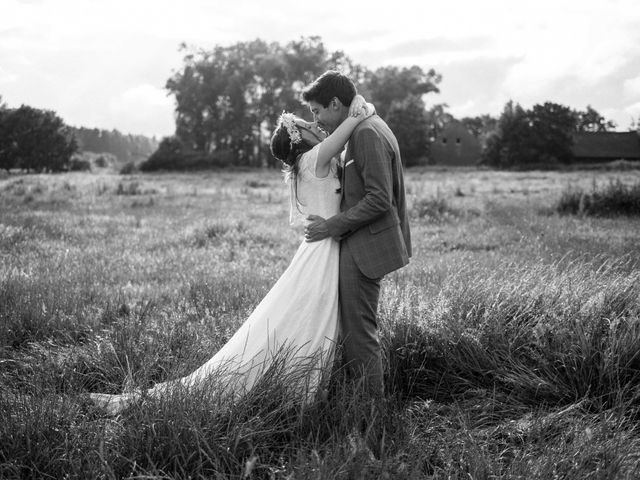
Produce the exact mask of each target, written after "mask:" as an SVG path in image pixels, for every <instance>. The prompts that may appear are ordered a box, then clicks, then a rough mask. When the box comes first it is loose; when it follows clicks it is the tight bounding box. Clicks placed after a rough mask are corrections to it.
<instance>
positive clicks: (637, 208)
mask: <svg viewBox="0 0 640 480" xmlns="http://www.w3.org/2000/svg"><path fill="white" fill-rule="evenodd" d="M556 209H557V211H558V212H560V213H568V214H574V215H575V214H582V215H598V216H612V215H640V182H639V183H636V184H633V185H626V184H625V183H623V182H622V181H620V180H619V179H618V180H616V181H611V182H609V183H608V184H607V185H606V186H604V187H598V186H597V185H596V184H595V183H594V184H593V187H592V189H591V191H584V190H583V189H581V188H577V189H575V188H570V187H568V188H567V189H566V190H565V191H564V192H563V193H562V196H561V197H560V199H559V200H558V204H557V206H556Z"/></svg>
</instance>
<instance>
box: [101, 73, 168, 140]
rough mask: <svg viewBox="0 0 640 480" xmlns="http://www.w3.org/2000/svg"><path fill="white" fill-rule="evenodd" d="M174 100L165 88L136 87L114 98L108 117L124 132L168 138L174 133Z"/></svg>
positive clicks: (144, 85)
mask: <svg viewBox="0 0 640 480" xmlns="http://www.w3.org/2000/svg"><path fill="white" fill-rule="evenodd" d="M173 110H174V104H173V99H172V98H170V97H168V96H167V92H166V90H164V89H161V88H158V87H156V86H154V85H150V84H142V85H137V86H135V87H132V88H129V89H128V90H126V91H124V92H122V93H121V94H120V95H118V96H116V97H113V98H112V99H111V101H110V102H109V105H108V113H109V117H110V118H112V119H113V120H114V121H115V122H117V124H118V126H119V129H122V130H123V131H125V132H132V133H142V134H147V135H155V134H159V135H169V134H171V133H172V132H173V131H174V130H175V122H174V119H173Z"/></svg>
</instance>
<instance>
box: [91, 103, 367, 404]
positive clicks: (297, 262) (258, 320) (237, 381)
mask: <svg viewBox="0 0 640 480" xmlns="http://www.w3.org/2000/svg"><path fill="white" fill-rule="evenodd" d="M373 113H375V109H374V108H373V105H371V104H367V103H366V102H365V101H364V98H363V97H362V96H360V95H357V96H356V97H355V98H354V100H353V102H352V103H351V106H350V110H349V117H348V118H347V119H346V120H345V121H344V122H342V124H340V126H338V127H337V128H336V130H335V131H334V132H333V133H332V134H331V135H329V136H327V137H325V133H324V132H323V131H322V130H320V129H319V128H318V126H317V125H316V124H315V123H310V122H306V121H305V120H303V119H301V118H298V117H296V116H294V115H293V114H291V113H284V112H283V113H282V115H281V116H280V118H279V120H278V124H277V126H276V129H275V131H274V133H273V136H272V138H271V153H272V154H273V156H274V157H275V158H277V159H278V160H280V161H282V162H283V164H284V171H285V178H286V180H287V181H288V183H289V185H290V215H289V221H290V223H293V219H294V217H295V213H296V212H298V213H299V214H301V215H303V216H304V217H305V218H306V217H308V216H309V215H318V216H321V217H323V218H329V217H331V216H333V215H334V214H336V213H338V212H339V210H340V194H339V192H340V182H339V180H338V174H337V162H338V160H337V158H338V156H339V153H340V152H341V151H342V149H343V148H344V145H345V144H346V143H347V141H348V139H349V137H350V136H351V133H352V132H353V130H354V128H355V127H356V126H357V125H358V124H359V123H360V122H361V121H362V120H364V119H365V118H368V117H369V116H371V115H372V114H373ZM339 253H340V244H339V243H338V242H337V241H336V240H334V239H332V238H330V237H329V238H326V239H324V240H322V241H318V242H306V241H303V242H302V243H301V245H300V246H299V248H298V250H297V252H296V254H295V255H294V257H293V260H292V261H291V263H290V265H289V266H288V267H287V269H286V270H285V272H284V273H283V274H282V276H281V277H280V278H279V279H278V281H277V282H276V283H275V285H274V286H273V287H272V288H271V290H270V291H269V292H268V293H267V295H266V296H265V297H264V299H263V300H262V301H261V302H260V304H259V305H258V306H257V307H256V309H255V310H254V311H253V313H251V315H250V316H249V318H247V320H246V321H245V322H244V323H243V324H242V326H241V327H240V328H239V329H238V330H237V331H236V333H235V334H234V335H233V336H232V337H231V339H230V340H229V341H228V342H227V343H226V344H225V345H224V346H223V347H222V348H221V349H220V350H219V351H218V352H217V353H216V354H215V355H214V356H213V357H212V358H211V359H210V360H208V361H207V362H206V363H205V364H204V365H202V366H200V367H199V368H198V369H196V370H195V371H194V372H192V373H191V374H189V375H187V376H186V377H182V378H178V379H174V380H170V381H167V382H163V383H159V384H156V385H155V386H154V387H153V388H150V389H148V390H146V392H142V391H135V392H131V393H122V394H118V395H110V394H103V393H92V394H90V395H89V396H90V398H91V400H93V402H94V403H96V404H97V405H99V406H101V407H102V408H104V409H105V410H106V411H107V412H108V413H109V414H112V415H114V414H117V413H119V412H121V411H122V410H124V409H125V408H126V407H128V406H129V405H130V404H132V403H133V402H135V401H136V400H137V399H139V398H142V397H143V396H158V395H161V394H162V393H167V392H169V391H171V390H172V389H175V388H191V387H197V386H198V385H203V384H204V383H205V381H206V380H207V379H210V378H212V377H213V378H215V379H216V380H220V381H222V382H224V384H223V393H227V394H229V395H231V396H232V397H238V396H241V395H242V394H244V393H246V392H247V391H249V390H250V389H251V388H252V387H253V386H254V385H255V384H256V382H257V381H258V380H259V379H260V378H261V377H262V375H263V374H264V373H265V372H267V371H268V369H269V367H270V366H272V364H273V362H274V361H275V360H276V358H277V357H278V355H282V353H283V352H286V355H285V360H286V362H287V363H286V370H289V371H292V370H295V369H296V368H298V369H304V372H305V378H304V385H299V386H298V385H296V387H297V388H299V389H300V391H301V394H302V396H303V397H306V398H309V397H310V396H311V395H313V394H314V392H315V390H316V388H317V386H318V382H319V381H320V377H321V373H322V371H323V369H324V368H325V367H326V366H327V365H328V363H329V362H330V361H331V359H332V357H333V349H334V346H335V343H336V340H337V336H338V258H339Z"/></svg>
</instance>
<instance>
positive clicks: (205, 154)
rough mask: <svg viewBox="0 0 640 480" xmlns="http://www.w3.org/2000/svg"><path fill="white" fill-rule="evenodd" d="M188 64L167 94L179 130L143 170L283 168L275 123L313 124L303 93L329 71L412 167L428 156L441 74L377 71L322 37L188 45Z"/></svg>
mask: <svg viewBox="0 0 640 480" xmlns="http://www.w3.org/2000/svg"><path fill="white" fill-rule="evenodd" d="M182 49H183V51H184V52H185V56H184V65H183V67H182V69H181V70H180V71H178V72H176V73H175V74H174V75H173V76H172V77H171V78H169V79H168V81H167V84H166V88H167V89H168V91H169V92H170V94H172V95H173V96H174V97H175V101H176V110H175V116H176V131H175V135H173V136H172V137H165V138H163V139H162V141H161V142H160V146H159V148H158V150H157V151H156V152H155V153H154V154H153V155H152V156H151V157H150V158H149V159H148V161H147V162H145V163H144V164H143V165H142V166H141V168H142V169H143V170H152V169H167V168H200V167H208V166H228V165H239V166H252V167H255V166H278V162H277V161H276V160H274V159H273V158H272V157H271V155H270V154H269V149H268V142H269V137H270V135H271V132H272V131H273V128H274V122H275V121H276V120H277V118H278V116H279V115H280V113H281V112H282V111H283V110H287V111H289V112H294V113H296V114H298V115H301V116H306V117H307V118H309V115H308V112H307V109H306V107H305V106H304V105H303V104H302V103H301V102H300V94H301V92H302V90H303V88H304V87H305V86H306V85H307V84H309V83H311V82H312V81H313V80H314V79H315V78H316V77H318V76H319V75H320V74H321V73H322V72H324V71H326V70H328V69H338V70H340V71H342V72H343V73H345V74H347V75H349V76H350V77H351V78H352V79H353V80H354V82H355V83H356V86H357V88H358V91H359V92H360V93H362V94H363V95H364V96H365V97H366V98H367V99H369V100H371V101H372V102H373V103H374V104H375V105H376V109H377V111H378V112H379V113H380V114H381V116H383V117H384V118H386V120H387V122H388V123H389V126H390V127H391V128H392V129H394V131H395V132H396V133H397V134H398V137H399V140H400V142H401V143H402V145H403V156H404V159H405V160H406V161H407V162H408V164H412V163H417V162H418V161H419V160H420V158H421V157H424V155H425V154H426V150H427V149H428V142H429V138H428V135H429V132H428V128H427V126H428V118H427V117H426V107H425V103H424V100H423V96H424V95H425V94H428V93H437V92H438V91H439V90H438V84H439V83H440V81H441V75H439V74H438V73H436V72H435V71H434V70H433V69H431V70H428V71H424V70H423V69H422V68H420V67H417V66H413V67H410V68H399V67H394V66H388V67H381V68H378V69H376V70H375V71H372V70H369V69H367V68H365V67H363V66H362V65H358V64H356V63H354V62H353V61H352V60H351V59H350V58H349V57H348V56H347V55H345V54H344V52H342V51H334V52H332V51H329V50H328V49H327V48H326V47H325V46H324V44H323V42H322V40H321V38H320V37H303V38H301V39H300V40H295V41H291V42H289V43H287V44H285V45H282V44H280V43H277V42H271V43H268V42H265V41H263V40H260V39H257V40H253V41H250V42H240V43H236V44H233V45H230V46H216V47H215V48H213V49H212V50H203V49H194V48H189V47H187V46H186V45H183V46H182Z"/></svg>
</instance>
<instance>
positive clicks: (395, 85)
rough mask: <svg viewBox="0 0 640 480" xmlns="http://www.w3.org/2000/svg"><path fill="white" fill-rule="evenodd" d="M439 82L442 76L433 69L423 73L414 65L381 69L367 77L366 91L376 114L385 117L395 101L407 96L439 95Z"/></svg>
mask: <svg viewBox="0 0 640 480" xmlns="http://www.w3.org/2000/svg"><path fill="white" fill-rule="evenodd" d="M441 80H442V76H441V75H439V74H437V73H436V72H435V71H434V70H433V69H431V70H429V71H428V72H426V73H425V72H424V71H423V70H422V68H420V67H418V66H415V65H414V66H412V67H410V68H398V67H395V66H390V67H381V68H378V69H377V70H376V71H375V72H373V73H372V74H370V75H369V76H368V81H367V82H366V89H367V91H368V93H369V94H370V95H371V97H370V99H369V100H370V101H371V102H373V103H374V104H375V106H376V110H377V112H378V114H379V115H380V116H381V117H386V115H387V113H388V112H389V109H390V108H391V104H392V103H393V102H395V101H402V100H404V99H405V98H406V97H407V96H409V95H415V96H418V97H422V96H423V95H426V94H427V93H430V92H434V93H439V92H440V90H439V89H438V87H437V85H438V84H439V83H440V81H441Z"/></svg>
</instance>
